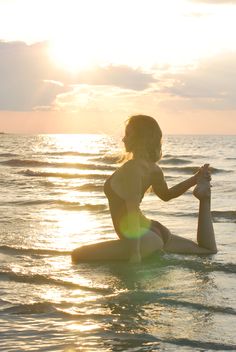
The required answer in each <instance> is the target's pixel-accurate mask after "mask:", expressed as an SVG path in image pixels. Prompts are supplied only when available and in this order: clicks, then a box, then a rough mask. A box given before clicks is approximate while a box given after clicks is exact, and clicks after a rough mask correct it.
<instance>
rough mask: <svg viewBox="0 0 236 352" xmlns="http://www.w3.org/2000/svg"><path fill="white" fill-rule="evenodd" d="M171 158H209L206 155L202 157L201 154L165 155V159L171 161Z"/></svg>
mask: <svg viewBox="0 0 236 352" xmlns="http://www.w3.org/2000/svg"><path fill="white" fill-rule="evenodd" d="M171 158H190V159H198V158H201V159H205V158H208V157H207V156H204V155H200V154H178V155H174V154H164V155H163V159H171Z"/></svg>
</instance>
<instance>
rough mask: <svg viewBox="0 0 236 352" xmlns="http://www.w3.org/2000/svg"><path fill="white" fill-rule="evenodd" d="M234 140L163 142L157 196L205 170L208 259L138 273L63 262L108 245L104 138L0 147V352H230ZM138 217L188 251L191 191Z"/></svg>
mask: <svg viewBox="0 0 236 352" xmlns="http://www.w3.org/2000/svg"><path fill="white" fill-rule="evenodd" d="M235 152H236V136H195V135H194V136H187V135H183V136H180V135H178V136H177V135H176V136H173V135H171V136H165V137H164V138H163V159H162V160H161V162H160V165H161V166H162V168H163V171H164V174H165V175H166V180H167V183H168V185H169V186H172V185H174V184H176V183H178V182H181V181H182V180H184V179H185V178H187V177H190V176H191V175H192V174H193V173H194V172H195V170H197V168H198V167H199V166H201V165H203V164H204V163H210V164H211V166H212V217H213V221H214V228H215V232H216V240H217V244H218V253H217V254H215V255H210V256H190V255H175V254H164V253H157V254H156V255H155V256H154V257H153V258H152V259H150V260H146V261H144V262H143V263H141V264H136V265H130V264H128V263H125V262H124V263H117V262H109V263H105V262H104V263H82V264H78V265H75V264H73V263H72V262H71V257H70V253H71V251H72V250H73V249H74V248H76V247H79V246H81V245H83V244H89V243H95V242H98V241H105V240H110V239H115V238H116V235H115V233H114V230H113V226H112V222H111V218H110V215H109V210H108V202H107V199H106V198H105V195H104V193H103V183H104V180H105V179H106V178H107V177H108V176H109V175H110V174H111V173H112V172H114V170H115V169H116V168H117V167H118V164H117V158H118V156H120V155H121V153H122V149H121V144H120V143H119V142H118V141H117V140H116V138H114V137H111V136H107V135H86V134H78V135H16V134H1V135H0V190H1V192H0V199H1V201H0V266H1V267H0V351H4V352H10V351H65V352H74V351H89V352H91V351H99V352H102V351H129V352H131V351H132V352H134V351H181V352H182V351H236V328H235V327H236V280H235V278H236V276H235V273H236V153H235ZM142 210H143V211H144V213H145V214H146V215H147V216H148V217H150V218H152V219H156V220H158V221H160V222H163V224H164V225H166V226H167V227H169V229H170V230H171V231H172V232H173V233H174V234H178V235H182V236H184V237H186V238H191V239H195V237H196V229H197V213H198V201H197V199H195V198H194V197H193V196H192V193H191V191H188V192H187V193H186V194H184V195H183V196H181V197H180V198H178V199H174V200H171V201H170V202H163V201H161V200H160V199H158V198H157V197H156V196H154V195H153V194H152V193H151V192H150V193H148V194H146V195H145V198H144V200H143V204H142Z"/></svg>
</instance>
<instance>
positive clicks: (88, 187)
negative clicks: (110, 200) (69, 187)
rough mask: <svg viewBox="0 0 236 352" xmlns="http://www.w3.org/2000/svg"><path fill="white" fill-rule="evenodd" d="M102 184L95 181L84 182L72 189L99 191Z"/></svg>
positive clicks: (101, 189)
mask: <svg viewBox="0 0 236 352" xmlns="http://www.w3.org/2000/svg"><path fill="white" fill-rule="evenodd" d="M103 187H104V186H103V184H98V185H97V184H95V183H85V184H84V185H81V186H77V187H75V188H74V190H78V191H89V192H92V191H97V192H101V191H103Z"/></svg>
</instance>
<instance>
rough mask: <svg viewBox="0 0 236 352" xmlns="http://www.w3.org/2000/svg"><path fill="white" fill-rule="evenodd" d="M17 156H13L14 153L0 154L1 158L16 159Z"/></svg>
mask: <svg viewBox="0 0 236 352" xmlns="http://www.w3.org/2000/svg"><path fill="white" fill-rule="evenodd" d="M18 155H19V154H14V153H0V157H2V158H12V157H16V156H18Z"/></svg>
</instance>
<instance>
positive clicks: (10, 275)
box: [0, 271, 111, 293]
mask: <svg viewBox="0 0 236 352" xmlns="http://www.w3.org/2000/svg"><path fill="white" fill-rule="evenodd" d="M0 277H2V278H3V279H4V280H9V281H13V282H22V283H29V284H34V285H51V286H62V287H66V288H70V289H76V290H78V289H80V290H83V291H91V292H98V293H111V290H110V289H106V288H100V287H90V286H85V285H81V284H77V283H74V282H71V281H63V280H58V279H54V278H52V277H48V276H46V275H42V274H34V275H27V274H19V273H15V272H13V271H1V272H0Z"/></svg>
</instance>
